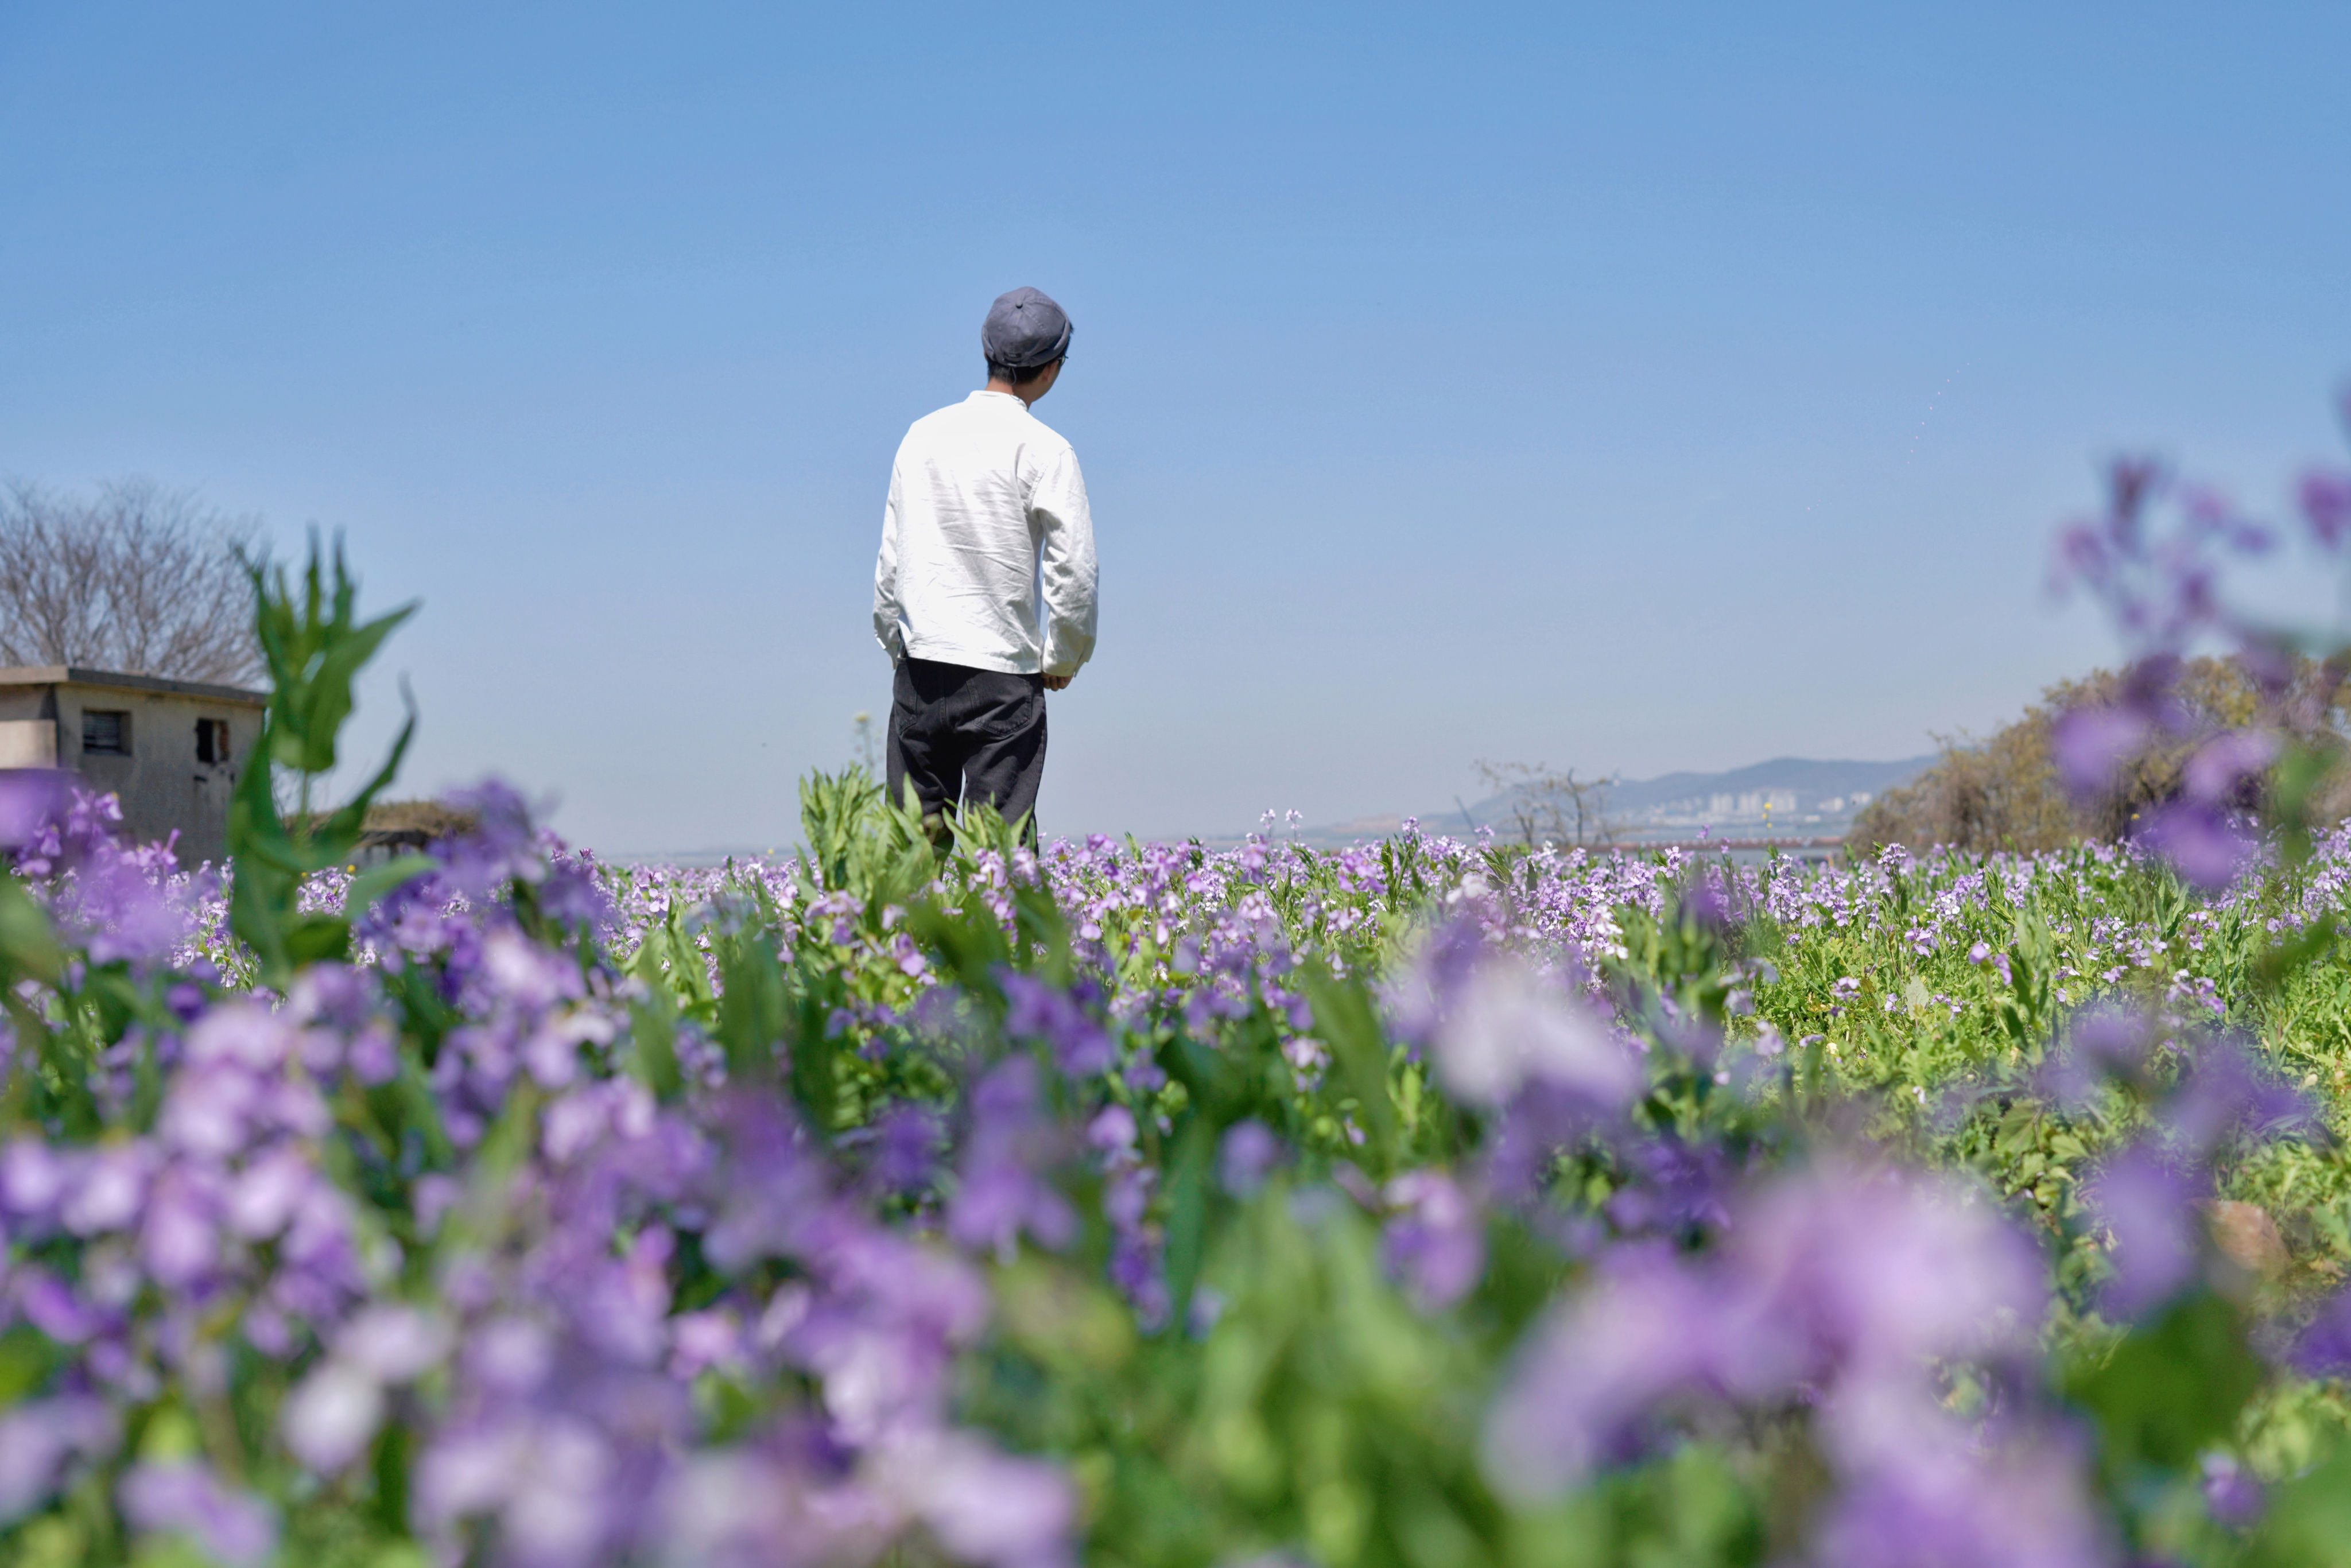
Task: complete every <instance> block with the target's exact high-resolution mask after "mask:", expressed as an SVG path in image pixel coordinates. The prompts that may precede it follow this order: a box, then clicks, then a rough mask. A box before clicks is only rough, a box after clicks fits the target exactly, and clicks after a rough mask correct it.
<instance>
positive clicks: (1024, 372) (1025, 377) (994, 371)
mask: <svg viewBox="0 0 2351 1568" xmlns="http://www.w3.org/2000/svg"><path fill="white" fill-rule="evenodd" d="M1060 363H1061V358H1060V356H1058V355H1056V356H1055V357H1054V358H1052V359H1050V360H1047V361H1045V362H1044V363H1043V364H1041V365H1026V366H1023V365H999V364H998V363H996V361H993V360H991V361H988V365H987V379H988V380H990V381H992V382H1005V383H1006V384H1007V385H1008V386H1016V387H1025V386H1027V385H1028V384H1029V382H1033V381H1035V380H1036V379H1037V378H1038V377H1039V376H1041V375H1043V374H1044V373H1045V372H1046V371H1050V370H1051V369H1052V368H1053V367H1054V366H1055V365H1058V364H1060Z"/></svg>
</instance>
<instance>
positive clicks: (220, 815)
mask: <svg viewBox="0 0 2351 1568" xmlns="http://www.w3.org/2000/svg"><path fill="white" fill-rule="evenodd" d="M267 703H268V698H267V696H266V695H265V694H263V693H260V692H248V691H245V690H242V689H240V688H239V687H236V686H214V685H204V683H202V682H199V681H169V680H164V679H162V678H161V677H159V676H155V675H125V674H113V673H111V672H109V671H105V670H84V669H77V668H69V667H68V666H66V665H62V664H51V665H45V666H33V667H17V668H14V669H0V768H65V769H68V770H69V771H70V772H73V773H75V774H77V775H78V776H79V777H80V779H82V781H83V782H84V783H85V784H87V785H88V786H89V788H91V789H98V790H100V791H104V792H108V793H111V794H113V795H115V796H118V797H120V800H121V801H122V825H123V828H124V830H125V831H127V832H128V833H129V834H130V835H131V838H133V839H135V840H138V841H141V842H144V841H148V840H152V839H161V838H163V837H165V836H166V835H167V834H169V833H171V832H172V831H174V830H177V831H178V832H179V835H180V841H179V845H178V854H179V857H180V863H181V864H182V865H188V866H193V865H195V864H198V863H200V862H204V861H213V862H218V861H219V860H220V859H221V858H222V856H223V854H224V853H225V851H226V848H227V830H228V798H229V793H230V791H231V790H233V789H235V787H236V773H237V769H238V768H240V767H241V766H243V764H244V763H245V760H246V758H248V757H250V756H252V755H253V747H254V745H255V743H256V741H258V740H259V739H260V738H261V715H262V710H263V708H264V707H265V706H266V705H267Z"/></svg>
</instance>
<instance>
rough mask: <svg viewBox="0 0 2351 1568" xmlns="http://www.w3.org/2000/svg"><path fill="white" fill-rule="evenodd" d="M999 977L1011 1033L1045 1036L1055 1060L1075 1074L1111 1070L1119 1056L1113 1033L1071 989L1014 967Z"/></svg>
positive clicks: (1026, 1037)
mask: <svg viewBox="0 0 2351 1568" xmlns="http://www.w3.org/2000/svg"><path fill="white" fill-rule="evenodd" d="M998 978H999V980H1000V982H1001V984H1002V985H1003V988H1004V998H1005V1001H1006V1003H1007V1004H1008V1006H1007V1008H1006V1011H1005V1018H1004V1030H1005V1032H1006V1033H1007V1034H1009V1035H1012V1036H1013V1037H1014V1038H1016V1039H1022V1040H1043V1041H1044V1042H1045V1043H1047V1044H1048V1045H1050V1046H1051V1047H1052V1049H1053V1061H1055V1063H1056V1064H1058V1065H1059V1066H1060V1067H1061V1071H1063V1072H1065V1073H1067V1074H1069V1075H1070V1076H1071V1077H1072V1078H1091V1077H1092V1076H1094V1075H1095V1074H1096V1073H1100V1072H1105V1071H1109V1070H1110V1067H1111V1065H1112V1064H1113V1062H1115V1061H1117V1060H1118V1052H1117V1051H1115V1050H1113V1048H1112V1046H1111V1041H1110V1035H1109V1034H1108V1033H1107V1032H1106V1031H1105V1030H1103V1029H1102V1025H1100V1024H1098V1023H1096V1022H1095V1021H1094V1020H1093V1019H1090V1018H1088V1017H1087V1016H1086V1015H1085V1013H1084V1011H1083V1010H1082V1009H1080V1008H1079V1006H1078V1004H1077V1003H1076V1001H1075V1000H1073V999H1072V998H1071V996H1070V994H1069V993H1068V992H1066V991H1063V990H1060V989H1058V988H1054V987H1052V986H1049V985H1047V984H1045V983H1044V982H1043V981H1041V980H1038V979H1035V978H1032V977H1029V976H1027V975H1023V974H1019V973H1018V972H1016V971H1012V970H1006V971H1005V972H1004V973H1003V974H1002V975H1000V976H999V977H998Z"/></svg>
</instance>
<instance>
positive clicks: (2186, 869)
mask: <svg viewBox="0 0 2351 1568" xmlns="http://www.w3.org/2000/svg"><path fill="white" fill-rule="evenodd" d="M2138 838H2139V841H2140V842H2142V843H2144V844H2146V845H2147V847H2148V848H2149V849H2152V850H2153V851H2155V852H2156V853H2158V854H2159V855H2161V856H2162V857H2163V858H2164V859H2165V860H2167V861H2169V862H2171V864H2172V866H2173V868H2174V869H2175V870H2177V871H2178V872H2179V874H2180V875H2181V876H2182V877H2183V878H2185V879H2186V880H2188V881H2189V882H2190V883H2194V884H2195V885H2196V886H2198V887H2200V888H2203V889H2205V890H2207V891H2208V892H2218V891H2219V890H2220V889H2221V888H2224V887H2227V886H2228V885H2229V884H2230V883H2232V882H2234V881H2236V879H2237V873H2239V872H2241V871H2242V870H2243V869H2244V868H2245V866H2246V865H2247V864H2248V863H2249V862H2251V861H2252V857H2253V850H2254V844H2253V841H2252V838H2251V837H2249V836H2248V835H2247V834H2246V833H2244V832H2243V831H2241V830H2240V829H2239V828H2237V827H2236V826H2235V825H2234V824H2233V823H2231V821H2229V818H2228V816H2227V814H2226V813H2225V812H2223V811H2221V810H2220V809H2219V808H2218V807H2215V806H2211V805H2208V804H2205V803H2203V802H2200V801H2192V800H2175V801H2173V802H2171V803H2170V804H2169V805H2168V806H2163V807H2159V808H2158V809H2157V810H2156V811H2155V813H2154V814H2153V815H2152V816H2151V817H2149V818H2148V820H2147V822H2146V824H2145V825H2144V826H2143V827H2142V828H2141V829H2140V830H2139V833H2138Z"/></svg>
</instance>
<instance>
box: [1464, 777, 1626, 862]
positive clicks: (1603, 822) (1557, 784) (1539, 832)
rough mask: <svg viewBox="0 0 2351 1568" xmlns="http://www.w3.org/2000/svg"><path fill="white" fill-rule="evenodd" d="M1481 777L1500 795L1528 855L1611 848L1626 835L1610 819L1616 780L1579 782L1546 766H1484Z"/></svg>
mask: <svg viewBox="0 0 2351 1568" xmlns="http://www.w3.org/2000/svg"><path fill="white" fill-rule="evenodd" d="M1475 766H1476V768H1477V769H1478V773H1479V777H1481V778H1482V779H1485V780H1486V782H1487V784H1488V785H1489V787H1490V788H1492V789H1496V790H1499V792H1500V793H1501V796H1502V800H1503V804H1504V806H1505V807H1506V808H1507V809H1508V810H1509V811H1510V818H1511V821H1512V822H1513V823H1514V824H1515V825H1516V827H1517V828H1518V833H1519V838H1520V841H1521V842H1523V843H1524V844H1525V845H1526V846H1527V847H1528V848H1529V849H1533V848H1535V847H1536V846H1537V845H1539V844H1543V843H1567V844H1610V843H1614V842H1615V841H1616V835H1617V833H1618V832H1619V831H1621V830H1620V829H1619V827H1618V825H1617V824H1616V823H1615V822H1614V821H1610V820H1609V817H1608V791H1609V790H1610V789H1613V788H1614V786H1615V783H1616V780H1615V779H1613V778H1602V779H1578V778H1577V777H1576V776H1575V769H1574V768H1569V769H1568V770H1567V771H1566V772H1564V773H1562V772H1561V771H1559V770H1558V769H1557V768H1552V767H1550V766H1548V765H1547V764H1544V763H1541V762H1479V763H1477V764H1475Z"/></svg>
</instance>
